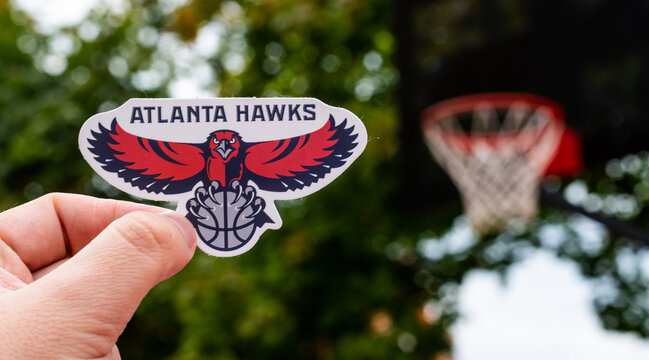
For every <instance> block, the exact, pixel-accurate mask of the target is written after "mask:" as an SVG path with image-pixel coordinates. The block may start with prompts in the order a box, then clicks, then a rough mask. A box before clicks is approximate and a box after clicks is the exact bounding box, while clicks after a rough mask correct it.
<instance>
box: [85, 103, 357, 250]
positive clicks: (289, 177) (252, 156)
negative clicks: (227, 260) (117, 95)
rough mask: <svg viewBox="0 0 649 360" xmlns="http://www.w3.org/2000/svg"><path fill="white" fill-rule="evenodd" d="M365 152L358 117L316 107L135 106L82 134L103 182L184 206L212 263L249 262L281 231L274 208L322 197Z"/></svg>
mask: <svg viewBox="0 0 649 360" xmlns="http://www.w3.org/2000/svg"><path fill="white" fill-rule="evenodd" d="M366 144H367V133H366V131H365V127H364V126H363V123H362V122H361V121H360V120H359V119H358V118H357V117H356V116H355V115H354V114H352V113H351V112H349V111H348V110H345V109H342V108H337V107H332V106H328V105H326V104H324V103H322V102H321V101H319V100H317V99H313V98H214V99H131V100H129V101H127V102H126V103H125V104H124V105H122V106H120V107H119V108H117V109H115V110H112V111H108V112H105V113H100V114H97V115H95V116H93V117H91V118H90V119H88V120H87V121H86V122H85V124H84V125H83V127H82V128H81V131H80V133H79V148H80V149H81V153H82V154H83V157H84V158H85V159H86V161H87V162H88V163H89V164H90V166H92V168H93V169H94V170H95V171H96V172H97V173H98V174H99V175H100V176H101V177H103V178H104V179H105V180H106V181H108V182H109V183H110V184H112V185H113V186H115V187H117V188H118V189H120V190H122V191H125V192H127V193H129V194H132V195H135V196H138V197H141V198H144V199H149V200H159V201H175V202H177V203H178V211H179V212H181V213H182V214H184V215H185V216H186V217H187V218H188V219H189V221H191V222H192V224H193V225H194V227H195V228H196V232H197V234H198V238H199V241H198V246H199V247H200V248H201V250H203V251H204V252H206V253H208V254H210V255H213V256H235V255H239V254H242V253H244V252H246V251H248V250H250V249H251V248H252V247H253V246H254V245H255V243H257V241H258V240H259V237H260V236H261V235H262V234H263V233H264V232H265V231H266V230H268V229H279V228H280V227H281V225H282V219H281V218H280V216H279V213H278V212H277V209H276V208H275V200H290V199H297V198H301V197H304V196H307V195H309V194H312V193H314V192H316V191H318V190H320V189H322V188H323V187H325V186H326V185H327V184H329V183H331V182H332V181H333V180H334V179H335V178H337V177H338V176H340V174H342V173H343V172H344V171H345V169H347V167H349V165H350V164H351V163H352V162H353V161H354V160H355V159H356V158H358V156H360V154H361V153H362V152H363V149H364V148H365V145H366Z"/></svg>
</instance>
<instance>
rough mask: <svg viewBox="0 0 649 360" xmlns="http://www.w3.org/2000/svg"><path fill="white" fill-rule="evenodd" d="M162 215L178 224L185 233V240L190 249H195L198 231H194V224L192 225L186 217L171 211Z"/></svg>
mask: <svg viewBox="0 0 649 360" xmlns="http://www.w3.org/2000/svg"><path fill="white" fill-rule="evenodd" d="M160 215H162V216H164V217H167V218H169V219H171V220H173V222H174V223H176V225H177V226H178V227H179V228H180V230H182V231H183V234H184V235H185V240H186V241H187V245H188V246H189V247H193V246H194V245H195V244H196V230H194V226H192V223H190V222H189V220H187V218H186V217H184V216H182V215H180V214H179V213H177V212H175V211H171V210H167V211H164V212H161V213H160Z"/></svg>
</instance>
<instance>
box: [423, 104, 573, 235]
mask: <svg viewBox="0 0 649 360" xmlns="http://www.w3.org/2000/svg"><path fill="white" fill-rule="evenodd" d="M471 107H472V108H471V109H470V110H468V111H466V110H464V111H463V112H462V113H452V112H448V111H445V113H444V114H440V112H435V113H433V114H427V115H428V116H432V117H434V119H432V121H426V122H425V125H424V129H423V130H424V135H425V139H426V143H427V145H428V147H429V149H430V151H431V152H432V154H433V156H434V157H435V159H436V160H437V162H438V163H439V164H440V165H441V166H442V167H443V168H444V169H445V170H446V172H447V173H448V174H449V176H450V177H451V179H452V180H453V182H454V183H455V185H456V186H457V187H458V189H459V191H460V193H461V196H462V203H463V206H464V211H465V213H466V215H467V217H468V219H469V221H470V222H471V223H472V224H473V226H474V227H475V229H476V230H477V231H478V232H480V233H489V232H492V231H502V230H504V229H506V228H507V227H508V226H510V225H512V224H513V223H519V224H520V223H521V222H522V223H527V222H528V221H529V220H530V219H532V218H534V217H535V216H536V211H537V206H538V186H539V183H540V180H541V177H542V175H543V172H544V170H545V169H546V167H547V166H548V164H549V163H550V161H551V160H552V159H553V158H554V155H555V152H556V149H557V147H558V144H559V141H560V139H561V135H562V133H563V131H564V124H563V122H562V119H556V118H555V114H554V113H553V112H552V111H551V109H550V108H549V107H548V106H544V105H537V104H534V103H531V102H525V101H513V102H510V103H508V104H507V106H506V107H503V106H502V104H498V106H496V104H493V103H489V102H485V101H480V102H476V103H475V104H472V105H471ZM438 116H439V117H438ZM425 120H426V119H425ZM428 120H431V119H428ZM461 120H466V121H465V123H467V122H468V124H465V123H461ZM462 125H464V127H463V126H462ZM467 128H468V129H467Z"/></svg>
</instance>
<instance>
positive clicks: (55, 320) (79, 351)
mask: <svg viewBox="0 0 649 360" xmlns="http://www.w3.org/2000/svg"><path fill="white" fill-rule="evenodd" d="M165 210H166V209H163V208H158V207H153V206H147V205H142V204H135V203H130V202H125V201H117V200H105V199H97V198H92V197H88V196H82V195H72V194H50V195H46V196H43V197H41V198H39V199H36V200H34V201H31V202H29V203H26V204H24V205H21V206H18V207H16V208H13V209H10V210H7V211H5V212H3V213H0V344H2V345H1V346H0V359H119V358H120V356H119V352H118V350H117V347H116V346H115V342H116V341H117V338H118V336H119V335H120V334H121V333H122V331H123V330H124V328H125V327H126V323H127V322H128V321H129V320H130V319H131V317H132V316H133V313H134V312H135V309H136V308H137V306H138V305H139V304H140V302H141V301H142V298H143V297H144V296H145V295H146V294H147V292H148V291H149V290H150V289H151V288H152V287H153V286H155V285H156V284H157V283H159V282H160V281H162V280H165V279H167V278H169V277H170V276H172V275H174V274H175V273H177V272H178V271H180V270H181V269H182V268H183V267H184V266H185V265H186V264H187V263H188V262H189V260H190V259H191V257H192V256H193V254H194V250H195V248H196V233H195V231H194V228H193V227H192V226H191V224H190V223H189V221H188V220H187V219H185V218H184V217H183V216H181V215H179V214H177V213H174V212H171V211H168V210H166V211H165Z"/></svg>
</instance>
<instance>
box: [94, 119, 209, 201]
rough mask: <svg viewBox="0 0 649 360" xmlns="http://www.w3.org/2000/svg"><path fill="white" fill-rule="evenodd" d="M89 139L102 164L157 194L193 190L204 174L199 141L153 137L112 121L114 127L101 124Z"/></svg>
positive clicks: (127, 179)
mask: <svg viewBox="0 0 649 360" xmlns="http://www.w3.org/2000/svg"><path fill="white" fill-rule="evenodd" d="M92 136H93V138H91V139H89V143H90V145H91V146H90V148H88V150H90V152H91V153H93V154H94V155H95V160H97V161H98V162H99V163H100V164H102V165H101V167H102V168H103V169H104V170H106V171H108V172H112V173H116V174H117V176H118V177H120V178H122V179H123V180H124V181H125V182H127V183H129V184H131V185H132V186H134V187H137V188H138V189H140V190H145V191H148V192H154V193H164V194H178V193H183V192H187V191H190V190H191V189H192V188H193V187H194V185H196V183H197V182H198V181H199V180H201V179H202V177H203V176H204V174H203V171H202V170H203V169H204V168H205V157H204V155H203V150H202V147H201V145H200V144H183V143H174V142H167V141H157V140H150V139H146V138H142V137H138V136H135V135H132V134H129V133H127V132H126V131H124V129H122V128H121V127H120V126H119V125H118V124H117V120H113V122H112V124H111V129H110V130H109V129H106V128H105V127H104V126H103V125H101V124H99V131H98V132H96V131H92Z"/></svg>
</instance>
